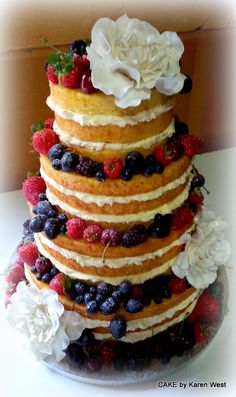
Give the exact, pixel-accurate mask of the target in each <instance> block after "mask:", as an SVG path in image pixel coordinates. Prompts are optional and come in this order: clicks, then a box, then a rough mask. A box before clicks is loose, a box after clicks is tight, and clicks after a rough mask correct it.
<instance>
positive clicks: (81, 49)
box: [69, 40, 87, 56]
mask: <svg viewBox="0 0 236 397" xmlns="http://www.w3.org/2000/svg"><path fill="white" fill-rule="evenodd" d="M86 47H87V43H86V42H85V41H84V40H74V41H72V43H70V45H69V50H70V51H71V52H72V53H73V54H76V55H80V56H82V55H84V54H86Z"/></svg>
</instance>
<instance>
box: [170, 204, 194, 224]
mask: <svg viewBox="0 0 236 397" xmlns="http://www.w3.org/2000/svg"><path fill="white" fill-rule="evenodd" d="M192 222H193V213H192V211H191V209H190V208H188V207H180V208H176V209H175V210H174V211H173V215H172V221H171V229H172V230H178V229H182V228H183V227H184V226H187V225H190V224H191V223H192Z"/></svg>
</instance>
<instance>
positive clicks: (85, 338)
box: [75, 328, 94, 347]
mask: <svg viewBox="0 0 236 397" xmlns="http://www.w3.org/2000/svg"><path fill="white" fill-rule="evenodd" d="M75 343H76V344H77V345H79V346H82V347H86V346H90V345H92V344H93V343H94V335H93V333H92V331H90V330H89V329H87V328H86V329H85V330H84V331H83V332H82V334H81V336H80V337H79V339H77V340H76V341H75Z"/></svg>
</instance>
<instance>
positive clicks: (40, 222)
mask: <svg viewBox="0 0 236 397" xmlns="http://www.w3.org/2000/svg"><path fill="white" fill-rule="evenodd" d="M46 220H47V217H46V215H37V216H35V217H34V218H32V219H31V221H30V223H29V228H30V230H31V232H33V233H39V232H42V231H43V228H44V225H45V222H46Z"/></svg>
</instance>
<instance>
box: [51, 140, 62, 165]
mask: <svg viewBox="0 0 236 397" xmlns="http://www.w3.org/2000/svg"><path fill="white" fill-rule="evenodd" d="M64 153H65V148H64V146H62V145H61V144H60V143H57V144H56V145H53V146H52V147H51V149H50V150H49V152H48V158H49V160H50V161H53V160H60V159H61V158H62V156H63V154H64Z"/></svg>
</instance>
